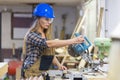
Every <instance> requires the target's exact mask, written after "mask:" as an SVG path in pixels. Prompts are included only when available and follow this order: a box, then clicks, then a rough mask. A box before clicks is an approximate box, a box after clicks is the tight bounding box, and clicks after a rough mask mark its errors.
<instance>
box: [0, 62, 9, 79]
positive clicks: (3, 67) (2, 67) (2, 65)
mask: <svg viewBox="0 0 120 80" xmlns="http://www.w3.org/2000/svg"><path fill="white" fill-rule="evenodd" d="M7 72H8V63H7V62H0V79H1V78H3V76H4V75H5V74H6V73H7Z"/></svg>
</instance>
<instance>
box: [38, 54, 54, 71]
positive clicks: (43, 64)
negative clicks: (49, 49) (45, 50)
mask: <svg viewBox="0 0 120 80" xmlns="http://www.w3.org/2000/svg"><path fill="white" fill-rule="evenodd" d="M53 57H54V56H53V55H42V56H41V59H40V68H39V70H48V69H49V67H50V65H51V64H52V60H53Z"/></svg>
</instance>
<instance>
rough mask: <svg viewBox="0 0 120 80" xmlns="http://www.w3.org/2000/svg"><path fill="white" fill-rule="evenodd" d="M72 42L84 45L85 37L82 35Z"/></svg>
mask: <svg viewBox="0 0 120 80" xmlns="http://www.w3.org/2000/svg"><path fill="white" fill-rule="evenodd" d="M72 40H73V41H74V44H77V43H83V42H84V37H83V36H82V35H80V36H78V37H75V38H73V39H72Z"/></svg>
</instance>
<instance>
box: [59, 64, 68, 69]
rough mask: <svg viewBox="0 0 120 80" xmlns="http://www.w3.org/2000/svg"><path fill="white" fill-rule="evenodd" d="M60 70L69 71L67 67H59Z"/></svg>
mask: <svg viewBox="0 0 120 80" xmlns="http://www.w3.org/2000/svg"><path fill="white" fill-rule="evenodd" d="M58 69H60V70H67V67H65V66H63V65H62V66H59V67H58Z"/></svg>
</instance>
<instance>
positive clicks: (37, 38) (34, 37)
mask: <svg viewBox="0 0 120 80" xmlns="http://www.w3.org/2000/svg"><path fill="white" fill-rule="evenodd" d="M27 40H28V41H29V42H30V43H31V44H33V45H35V46H38V47H42V48H48V46H47V43H46V39H45V38H42V37H41V35H40V34H37V33H34V32H31V33H30V34H28V36H27Z"/></svg>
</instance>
